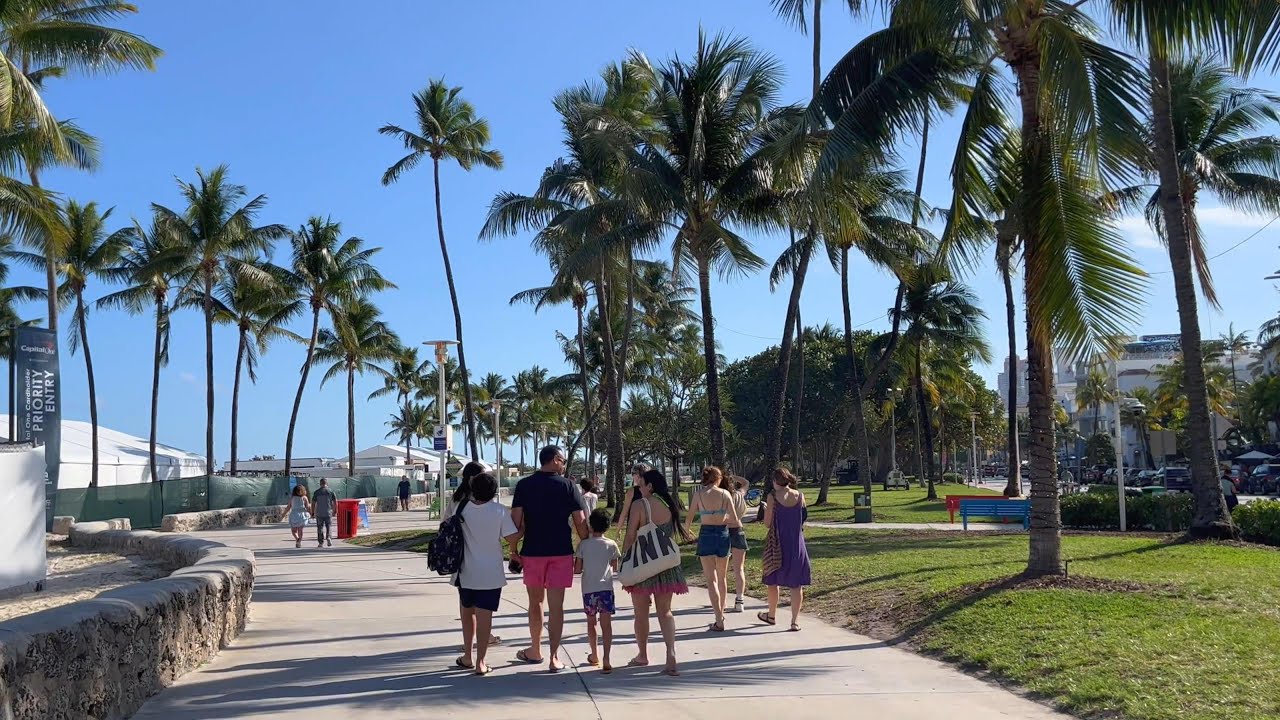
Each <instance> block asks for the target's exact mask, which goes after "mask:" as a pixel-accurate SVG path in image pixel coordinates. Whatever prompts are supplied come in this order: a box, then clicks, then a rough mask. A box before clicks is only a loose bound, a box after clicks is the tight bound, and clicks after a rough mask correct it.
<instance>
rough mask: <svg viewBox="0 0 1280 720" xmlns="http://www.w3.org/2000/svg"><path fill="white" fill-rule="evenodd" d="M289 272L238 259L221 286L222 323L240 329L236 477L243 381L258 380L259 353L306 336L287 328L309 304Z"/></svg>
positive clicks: (234, 413)
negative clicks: (279, 342) (244, 374)
mask: <svg viewBox="0 0 1280 720" xmlns="http://www.w3.org/2000/svg"><path fill="white" fill-rule="evenodd" d="M296 290H297V289H296V287H293V286H291V285H290V284H289V283H288V282H287V279H286V278H285V277H283V273H275V272H272V268H270V267H268V266H266V265H265V264H264V263H263V262H262V261H260V260H250V261H233V262H232V263H231V265H230V267H228V270H227V272H226V274H224V275H223V277H222V280H221V281H220V282H219V283H218V287H217V290H216V297H215V298H214V312H215V313H216V317H217V320H218V321H219V322H223V323H227V324H229V325H235V326H236V336H237V342H236V370H235V381H234V383H233V384H232V386H231V466H230V467H231V474H232V475H235V474H236V469H237V467H236V466H237V458H238V457H239V440H240V434H239V420H240V378H241V375H242V371H247V372H248V374H249V382H251V383H257V382H258V355H259V354H261V353H264V352H266V351H267V348H268V347H269V346H270V345H271V341H273V340H278V339H288V340H296V341H298V342H302V338H301V337H299V336H297V335H295V334H294V333H292V332H290V331H289V330H288V329H286V328H285V325H286V324H287V323H289V322H291V321H292V320H293V319H294V318H296V317H297V316H298V315H300V314H302V312H303V310H304V309H305V307H306V306H305V304H304V303H303V301H302V300H301V299H300V297H299V296H298V294H297V291H296Z"/></svg>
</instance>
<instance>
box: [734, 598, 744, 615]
mask: <svg viewBox="0 0 1280 720" xmlns="http://www.w3.org/2000/svg"><path fill="white" fill-rule="evenodd" d="M745 610H746V608H745V607H744V606H743V604H742V598H738V599H737V600H734V601H733V611H734V612H736V613H740V612H744V611H745Z"/></svg>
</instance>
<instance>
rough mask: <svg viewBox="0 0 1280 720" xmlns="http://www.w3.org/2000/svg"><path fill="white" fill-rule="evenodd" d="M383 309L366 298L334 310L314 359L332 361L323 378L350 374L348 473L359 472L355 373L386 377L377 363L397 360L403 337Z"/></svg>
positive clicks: (348, 388)
mask: <svg viewBox="0 0 1280 720" xmlns="http://www.w3.org/2000/svg"><path fill="white" fill-rule="evenodd" d="M380 315H381V312H380V311H379V310H378V308H377V307H376V306H374V305H373V303H371V302H369V301H368V300H367V299H365V298H357V299H354V300H349V301H347V302H344V303H343V304H342V305H341V306H340V307H339V308H338V309H337V311H336V312H334V314H333V329H332V330H330V329H328V328H325V329H324V330H321V331H320V342H319V345H318V346H317V347H316V352H315V362H316V363H317V364H323V363H329V369H328V371H326V372H325V374H324V378H323V379H322V380H321V381H320V385H321V386H323V385H324V384H325V383H326V382H328V381H329V380H331V379H333V378H335V377H337V376H339V375H341V374H343V373H346V375H347V477H354V476H355V472H356V375H363V374H365V373H367V372H373V373H375V374H377V375H381V376H383V377H386V375H387V372H388V371H387V370H386V369H385V368H383V367H382V366H381V365H378V364H377V363H379V362H383V361H394V360H395V357H396V350H397V349H398V348H399V347H400V338H398V337H396V334H395V333H394V332H392V331H391V328H390V327H388V326H387V324H386V323H385V322H383V321H382V320H381V319H379V316H380Z"/></svg>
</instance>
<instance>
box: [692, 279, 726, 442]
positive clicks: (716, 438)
mask: <svg viewBox="0 0 1280 720" xmlns="http://www.w3.org/2000/svg"><path fill="white" fill-rule="evenodd" d="M698 294H699V296H700V297H701V300H702V348H703V354H704V355H705V357H706V361H707V413H708V415H709V416H710V420H709V423H708V424H709V427H708V430H709V431H710V434H711V464H712V465H715V466H716V467H724V466H725V453H724V417H723V415H721V412H720V369H719V368H718V367H717V366H716V324H715V320H714V319H713V318H712V315H711V262H710V260H709V259H708V258H707V257H705V256H700V257H699V258H698Z"/></svg>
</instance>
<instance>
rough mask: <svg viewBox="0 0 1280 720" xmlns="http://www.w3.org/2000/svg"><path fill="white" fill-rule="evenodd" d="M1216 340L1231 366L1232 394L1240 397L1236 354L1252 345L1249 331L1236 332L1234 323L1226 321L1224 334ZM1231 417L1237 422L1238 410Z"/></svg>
mask: <svg viewBox="0 0 1280 720" xmlns="http://www.w3.org/2000/svg"><path fill="white" fill-rule="evenodd" d="M1218 340H1219V342H1221V343H1222V350H1223V352H1225V353H1227V356H1228V358H1229V360H1228V362H1229V363H1230V367H1231V391H1232V394H1234V395H1235V396H1236V397H1241V393H1240V378H1239V376H1238V375H1237V374H1236V355H1238V354H1240V353H1243V352H1248V351H1249V349H1250V348H1252V347H1253V343H1252V342H1250V341H1249V333H1247V332H1242V333H1238V332H1236V325H1235V323H1228V324H1227V332H1226V334H1225V335H1223V336H1221V337H1220V338H1218ZM1233 417H1234V418H1235V419H1236V420H1237V422H1238V421H1239V419H1240V418H1239V412H1238V410H1237V412H1236V414H1235V415H1233Z"/></svg>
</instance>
